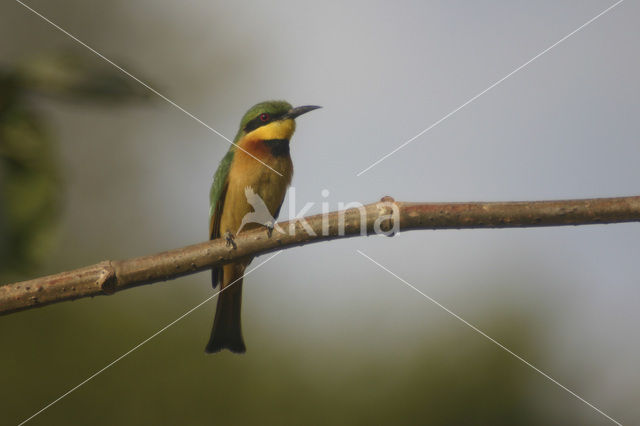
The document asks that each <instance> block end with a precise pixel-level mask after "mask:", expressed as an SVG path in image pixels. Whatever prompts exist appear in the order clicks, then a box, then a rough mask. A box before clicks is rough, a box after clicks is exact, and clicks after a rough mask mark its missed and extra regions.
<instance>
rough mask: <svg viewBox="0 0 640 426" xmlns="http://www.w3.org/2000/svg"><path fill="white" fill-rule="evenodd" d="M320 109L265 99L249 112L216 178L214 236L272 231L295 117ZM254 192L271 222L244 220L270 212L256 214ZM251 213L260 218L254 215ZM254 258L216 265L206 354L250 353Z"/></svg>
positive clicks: (289, 171)
mask: <svg viewBox="0 0 640 426" xmlns="http://www.w3.org/2000/svg"><path fill="white" fill-rule="evenodd" d="M318 108H320V107H319V106H316V105H304V106H299V107H295V108H294V107H292V106H291V104H290V103H288V102H286V101H266V102H260V103H258V104H256V105H254V106H253V107H251V108H250V109H249V110H248V111H247V112H246V113H245V114H244V116H243V117H242V120H241V121H240V127H239V129H238V132H237V134H236V136H235V138H234V140H233V144H232V145H231V146H230V147H229V150H228V151H227V153H226V154H225V156H224V157H223V158H222V160H221V161H220V165H219V166H218V169H217V170H216V172H215V174H214V177H213V184H212V185H211V191H210V193H209V199H210V204H209V239H216V238H226V239H227V242H228V243H231V244H235V243H234V242H233V238H234V233H235V234H237V233H238V232H239V230H240V228H241V227H242V230H250V229H255V228H257V227H260V226H266V227H267V229H268V231H269V235H270V234H271V230H272V229H273V226H274V224H273V223H270V219H273V220H274V221H275V218H277V217H278V214H279V213H280V207H281V206H282V202H283V200H284V197H285V194H286V192H287V188H288V187H289V185H290V184H291V178H292V176H293V162H292V161H291V156H290V153H289V142H290V140H291V137H292V136H293V133H294V131H295V129H296V122H295V119H296V118H297V117H299V116H300V115H302V114H305V113H307V112H309V111H313V110H315V109H318ZM276 172H277V173H276ZM249 189H250V190H249ZM255 196H259V197H260V198H261V199H262V201H263V202H264V203H263V204H264V206H266V208H267V210H268V213H269V215H267V217H266V218H265V219H266V220H267V221H268V223H255V221H254V220H247V219H245V216H246V215H248V214H249V215H251V214H252V213H257V214H258V215H260V216H262V217H264V216H265V215H263V214H261V213H264V212H263V211H262V212H257V211H255V212H253V210H252V206H255V205H260V203H257V202H256V199H255ZM248 198H252V199H251V200H248ZM249 201H251V203H250V202H249ZM260 210H262V209H260ZM252 217H253V218H255V217H256V216H255V215H254V216H249V219H251V218H252ZM243 219H245V221H244V223H243ZM251 260H252V259H243V260H236V261H234V262H233V263H229V264H225V265H221V266H215V267H214V268H213V269H212V274H211V283H212V286H213V288H214V289H215V288H216V287H217V286H218V285H220V293H219V294H218V303H217V307H216V313H215V317H214V320H213V328H212V330H211V337H210V338H209V342H208V343H207V346H206V348H205V352H207V353H215V352H219V351H221V350H223V349H227V350H229V351H231V352H233V353H244V352H246V346H245V343H244V339H243V337H242V326H241V322H240V319H241V316H240V312H241V304H242V277H243V275H244V270H245V268H246V267H247V266H248V265H249V263H251ZM227 287H228V288H227Z"/></svg>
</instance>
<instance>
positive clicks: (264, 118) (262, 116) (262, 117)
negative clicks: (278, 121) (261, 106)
mask: <svg viewBox="0 0 640 426" xmlns="http://www.w3.org/2000/svg"><path fill="white" fill-rule="evenodd" d="M260 121H262V122H267V121H269V114H267V113H266V112H263V113H262V114H260Z"/></svg>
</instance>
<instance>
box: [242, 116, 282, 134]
mask: <svg viewBox="0 0 640 426" xmlns="http://www.w3.org/2000/svg"><path fill="white" fill-rule="evenodd" d="M284 114H286V113H281V114H273V115H271V116H270V118H269V119H268V120H267V121H262V120H261V119H260V116H261V115H262V114H258V116H257V117H255V118H254V119H252V120H251V121H249V122H248V123H247V124H245V126H244V131H245V132H246V133H249V132H252V131H254V130H255V129H257V128H258V127H262V126H264V125H265V124H269V123H271V122H274V121H277V120H279V119H280V118H282V116H283V115H284Z"/></svg>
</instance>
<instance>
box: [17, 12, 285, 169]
mask: <svg viewBox="0 0 640 426" xmlns="http://www.w3.org/2000/svg"><path fill="white" fill-rule="evenodd" d="M16 2H18V3H20V4H21V5H22V6H24V7H25V8H27V9H28V10H30V11H31V12H33V13H34V14H36V15H37V16H39V17H40V18H42V19H43V20H45V21H46V22H48V23H49V24H51V25H52V26H53V27H55V28H56V29H58V30H59V31H61V32H63V33H64V34H66V35H67V36H69V37H70V38H71V39H73V40H74V41H76V42H78V43H79V44H81V45H82V46H84V47H86V48H87V49H89V50H90V51H91V52H93V53H94V54H96V55H97V56H99V57H100V58H102V59H104V60H105V61H106V62H108V63H110V64H111V65H113V66H114V67H116V68H117V69H118V70H120V71H121V72H123V73H124V74H126V75H127V76H129V77H131V78H132V79H134V80H135V81H137V82H138V83H140V84H141V85H143V86H144V87H146V88H147V89H148V90H150V91H151V92H153V93H154V94H156V95H158V96H159V97H161V98H162V99H164V100H165V101H167V102H169V103H170V104H171V105H173V106H174V107H176V108H177V109H179V110H180V111H182V112H183V113H185V114H186V115H188V116H189V117H191V118H193V119H194V120H195V121H197V122H198V123H200V124H202V125H203V126H204V127H206V128H207V129H209V130H211V131H212V132H213V133H215V134H216V135H218V136H220V137H221V138H222V139H224V140H226V141H227V142H229V143H230V144H231V145H235V147H236V148H238V149H239V150H241V151H243V152H244V153H245V154H247V155H249V156H250V157H252V158H253V159H254V160H256V161H258V162H259V163H262V165H263V166H265V167H267V168H269V169H271V171H273V172H274V173H276V174H277V175H279V176H282V173H280V172H278V171H277V170H275V169H274V168H272V167H271V166H269V165H268V164H266V163H265V162H264V161H262V160H260V159H259V158H257V157H256V156H254V155H253V154H251V153H250V152H248V151H247V150H245V149H243V148H241V147H240V146H238V144H236V143H234V142H233V141H232V140H231V139H229V138H228V137H226V136H225V135H223V134H222V133H220V132H219V131H217V130H216V129H214V128H213V127H211V126H210V125H208V124H207V123H205V122H204V121H202V120H201V119H199V118H198V117H196V116H195V115H193V114H191V113H190V112H189V111H187V110H186V109H184V108H182V107H181V106H180V105H178V104H177V103H175V102H174V101H172V100H171V99H169V98H167V97H166V96H165V95H163V94H162V93H160V92H158V91H157V90H156V89H154V88H153V87H151V86H149V85H148V84H147V83H145V82H144V81H142V80H140V79H139V78H138V77H136V76H135V75H133V74H131V73H130V72H129V71H127V70H126V69H124V68H122V67H121V66H120V65H118V64H116V63H115V62H113V61H112V60H111V59H109V58H107V57H106V56H104V55H103V54H102V53H100V52H98V51H97V50H95V49H94V48H93V47H91V46H89V45H88V44H87V43H85V42H83V41H82V40H80V39H79V38H77V37H76V36H74V35H73V34H71V33H70V32H69V31H67V30H65V29H64V28H62V27H61V26H59V25H58V24H56V23H55V22H53V21H51V20H50V19H49V18H47V17H46V16H44V15H42V14H41V13H40V12H38V11H37V10H35V9H33V8H31V7H30V6H28V5H26V4H24V3H23V2H22V1H20V0H16Z"/></svg>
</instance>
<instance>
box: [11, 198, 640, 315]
mask: <svg viewBox="0 0 640 426" xmlns="http://www.w3.org/2000/svg"><path fill="white" fill-rule="evenodd" d="M394 214H395V216H394ZM394 218H395V220H396V221H395V222H394ZM639 221H640V196H635V197H619V198H594V199H585V200H559V201H523V202H492V203H484V202H476V203H407V202H395V201H393V199H392V198H391V197H384V198H383V199H382V200H381V201H380V202H377V203H373V204H368V205H366V206H363V207H362V209H357V208H354V209H348V210H346V211H340V212H332V213H328V214H326V215H325V216H324V218H323V215H316V216H310V217H307V218H304V219H300V220H293V221H289V222H284V223H281V224H279V226H280V228H281V230H283V231H285V232H284V233H283V232H279V231H278V230H277V228H276V230H274V232H273V235H272V236H271V237H269V236H268V233H267V231H266V230H265V229H264V228H259V229H254V230H251V231H247V232H243V233H241V234H240V235H238V236H237V237H236V239H235V240H234V244H233V245H228V244H227V243H226V241H225V240H224V239H217V240H213V241H207V242H203V243H199V244H194V245H191V246H186V247H182V248H178V249H174V250H170V251H166V252H163V253H158V254H154V255H150V256H143V257H137V258H133V259H127V260H118V261H104V262H100V263H98V264H95V265H92V266H87V267H84V268H80V269H75V270H73V271H68V272H62V273H60V274H56V275H50V276H47V277H42V278H36V279H33V280H29V281H23V282H19V283H14V284H8V285H5V286H1V287H0V315H3V314H8V313H12V312H17V311H21V310H24V309H29V308H34V307H39V306H44V305H48V304H51V303H57V302H62V301H64V300H74V299H78V298H81V297H88V296H98V295H104V294H113V293H115V292H116V291H120V290H125V289H128V288H131V287H136V286H140V285H144V284H151V283H155V282H159V281H165V280H169V279H173V278H177V277H181V276H183V275H189V274H193V273H196V272H199V271H203V270H207V269H210V268H211V267H212V266H213V265H218V264H222V263H228V262H231V261H233V260H236V259H240V258H244V257H252V256H257V255H261V254H265V253H269V252H273V251H277V250H281V249H284V248H289V247H295V246H301V245H304V244H308V243H312V242H320V241H328V240H333V239H337V238H346V237H353V236H358V235H371V234H373V233H377V232H378V233H379V232H380V231H383V232H385V231H386V232H388V231H394V230H395V231H398V230H400V231H410V230H418V229H462V228H516V227H539V226H566V225H588V224H605V223H617V222H639ZM323 231H324V232H323Z"/></svg>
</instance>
